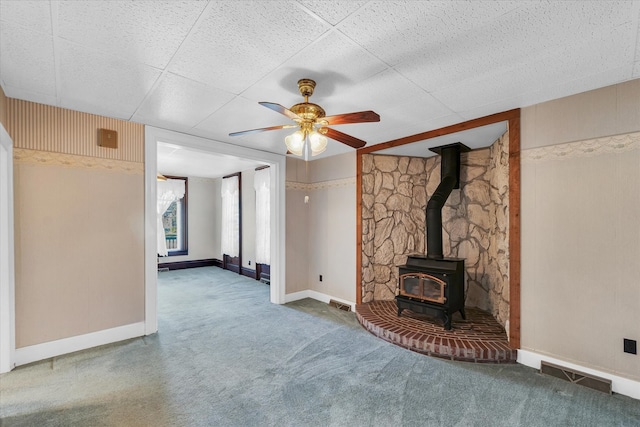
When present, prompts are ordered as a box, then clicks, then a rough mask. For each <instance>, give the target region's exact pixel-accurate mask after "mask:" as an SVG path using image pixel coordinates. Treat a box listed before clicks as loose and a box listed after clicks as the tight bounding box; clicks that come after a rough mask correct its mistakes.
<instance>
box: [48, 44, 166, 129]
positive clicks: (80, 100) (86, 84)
mask: <svg viewBox="0 0 640 427" xmlns="http://www.w3.org/2000/svg"><path fill="white" fill-rule="evenodd" d="M58 47H59V49H60V75H61V81H60V88H61V93H60V94H59V97H60V106H62V107H65V108H69V109H72V110H78V111H84V112H90V113H93V114H101V115H105V116H109V117H115V118H122V119H129V118H131V116H132V114H133V113H134V112H135V110H136V109H137V108H138V105H140V103H141V102H142V100H143V99H144V97H145V95H146V93H147V92H148V91H149V90H150V89H151V86H152V85H153V84H154V82H155V81H156V80H157V79H158V77H159V76H160V71H159V70H157V69H155V68H152V67H149V66H146V65H143V64H136V63H131V62H126V61H124V60H122V59H121V58H118V57H113V56H106V55H100V54H98V53H95V52H93V51H89V50H86V49H84V48H82V47H80V46H76V45H72V44H70V43H67V42H60V43H59V44H58Z"/></svg>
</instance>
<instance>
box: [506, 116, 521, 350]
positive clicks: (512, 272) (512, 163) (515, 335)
mask: <svg viewBox="0 0 640 427" xmlns="http://www.w3.org/2000/svg"><path fill="white" fill-rule="evenodd" d="M507 333H508V334H509V345H510V346H511V348H515V349H518V348H520V114H518V116H517V117H512V118H511V119H509V330H508V331H507Z"/></svg>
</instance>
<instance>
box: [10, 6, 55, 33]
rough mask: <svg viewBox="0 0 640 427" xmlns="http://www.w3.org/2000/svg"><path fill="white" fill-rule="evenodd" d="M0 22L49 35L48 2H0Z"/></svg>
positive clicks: (49, 10) (49, 11) (49, 12)
mask: <svg viewBox="0 0 640 427" xmlns="http://www.w3.org/2000/svg"><path fill="white" fill-rule="evenodd" d="M0 21H4V22H3V23H2V25H3V26H4V25H5V24H6V23H12V24H16V25H20V26H23V27H26V28H28V29H30V30H33V31H37V32H40V33H46V34H51V7H50V6H49V2H48V1H42V0H38V1H24V0H23V1H1V2H0Z"/></svg>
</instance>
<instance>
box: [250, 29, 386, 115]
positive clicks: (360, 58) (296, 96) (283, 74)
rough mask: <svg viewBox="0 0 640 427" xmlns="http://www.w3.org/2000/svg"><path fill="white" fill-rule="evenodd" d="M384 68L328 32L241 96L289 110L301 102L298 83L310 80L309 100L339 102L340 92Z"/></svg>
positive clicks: (381, 64) (347, 41)
mask: <svg viewBox="0 0 640 427" xmlns="http://www.w3.org/2000/svg"><path fill="white" fill-rule="evenodd" d="M386 68H387V66H386V65H385V64H384V63H383V62H381V61H380V60H378V59H376V58H375V57H373V56H372V55H371V54H369V53H368V52H367V51H365V50H364V49H362V48H361V47H359V46H357V45H354V44H353V43H352V42H351V41H350V40H349V39H346V38H345V37H344V36H343V35H341V34H340V33H336V32H330V33H329V34H327V35H326V36H325V37H322V38H320V39H319V40H318V41H317V42H315V43H313V44H312V45H310V46H308V47H306V48H305V49H304V50H302V51H301V52H299V53H298V54H296V55H295V56H293V57H292V58H291V59H289V60H287V61H286V62H284V63H283V64H282V65H281V66H280V67H278V69H277V70H275V71H274V72H272V73H270V74H269V75H268V76H266V77H265V78H264V79H261V80H260V81H259V82H257V83H256V84H255V85H254V86H252V87H251V88H249V89H247V90H246V91H245V92H244V93H243V96H244V97H246V98H251V99H254V100H256V101H272V102H277V103H279V104H283V105H286V106H287V107H290V106H291V105H293V104H294V103H298V102H300V101H301V100H302V98H301V96H300V92H299V91H298V84H297V82H298V80H299V79H301V78H311V79H314V80H315V81H316V83H317V86H316V90H315V91H314V94H313V97H312V98H311V100H312V101H313V102H316V103H320V102H322V101H325V100H327V99H332V100H335V99H339V98H340V97H342V92H343V91H344V90H346V89H349V88H351V87H352V86H354V85H357V84H358V83H359V82H360V81H361V80H364V79H366V78H368V77H370V76H373V75H375V74H377V73H379V72H381V71H383V70H385V69H386Z"/></svg>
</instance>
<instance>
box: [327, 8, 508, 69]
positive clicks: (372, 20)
mask: <svg viewBox="0 0 640 427" xmlns="http://www.w3.org/2000/svg"><path fill="white" fill-rule="evenodd" d="M518 4H519V3H518V2H515V1H508V2H398V1H396V2H388V1H373V2H369V3H367V4H366V5H365V6H364V7H362V8H361V9H359V10H358V11H356V12H355V13H353V14H352V15H350V16H349V17H348V18H346V19H345V20H344V21H342V22H341V23H340V24H339V25H338V28H339V29H340V31H342V32H343V33H345V34H346V35H347V36H349V37H350V38H351V39H353V40H354V41H355V42H356V43H358V44H360V45H362V46H363V47H364V48H365V49H367V50H368V51H370V52H371V53H373V54H374V55H376V56H377V57H379V58H381V59H382V60H384V61H385V62H386V63H388V64H389V65H397V64H398V63H400V62H402V61H403V60H404V59H406V58H409V57H412V56H414V55H419V54H422V53H423V52H429V51H431V50H433V49H435V48H437V47H438V46H439V45H440V44H441V43H443V42H444V41H446V40H455V39H456V38H457V37H460V36H461V35H464V34H465V33H466V32H468V31H470V29H471V28H473V27H476V26H481V25H482V24H483V23H485V22H488V21H491V20H492V19H495V18H496V17H498V16H500V15H503V14H504V13H507V12H508V11H510V10H513V9H514V8H516V7H518Z"/></svg>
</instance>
